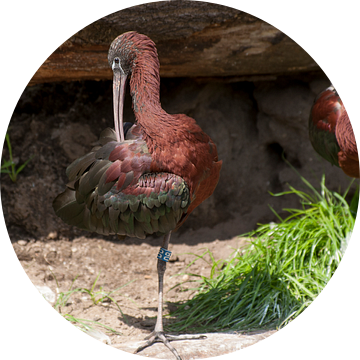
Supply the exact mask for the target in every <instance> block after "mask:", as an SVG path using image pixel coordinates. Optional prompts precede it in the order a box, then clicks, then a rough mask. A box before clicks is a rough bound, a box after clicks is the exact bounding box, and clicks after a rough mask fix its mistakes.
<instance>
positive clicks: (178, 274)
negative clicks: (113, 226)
mask: <svg viewBox="0 0 360 360" xmlns="http://www.w3.org/2000/svg"><path fill="white" fill-rule="evenodd" d="M207 231H208V232H211V231H212V230H211V229H207ZM192 235H196V234H192ZM181 236H186V234H183V235H178V234H175V235H174V236H173V237H174V241H173V244H171V245H170V248H171V251H172V252H173V254H172V258H171V260H170V262H169V263H168V266H167V271H166V273H165V289H164V303H165V307H164V310H165V313H169V312H170V311H173V310H175V308H176V305H174V304H173V303H175V302H177V301H181V300H186V299H188V298H189V297H191V296H192V295H193V294H194V291H192V290H190V288H191V287H192V286H193V284H192V283H191V280H195V279H196V278H195V277H193V276H189V275H187V274H185V273H187V272H190V273H195V274H200V275H206V276H209V274H210V269H211V265H210V263H207V262H206V261H204V260H198V261H196V262H195V263H194V264H192V265H191V266H190V267H188V265H189V264H190V262H192V261H193V260H194V259H195V256H194V254H197V255H201V254H203V253H204V252H205V251H206V250H207V249H209V250H210V251H211V252H212V253H213V254H214V256H215V259H220V258H222V259H224V258H227V257H229V256H230V255H231V254H232V253H233V251H234V249H236V248H238V247H239V246H242V245H244V244H245V242H246V239H242V238H239V237H235V238H232V239H229V240H221V241H220V240H215V241H213V242H211V243H209V242H200V243H199V242H196V243H195V242H193V243H186V244H184V243H181V242H180V240H181ZM203 236H204V230H202V231H199V238H201V237H203ZM57 237H58V235H57V233H54V232H52V233H49V234H48V236H47V238H46V239H43V240H40V241H35V240H30V241H26V240H21V239H20V240H17V241H14V242H13V247H14V250H15V252H16V254H17V256H18V258H19V260H20V263H21V265H22V266H23V268H24V269H25V271H26V273H27V275H28V276H29V278H30V280H31V281H32V282H33V284H34V285H35V286H47V287H49V288H50V289H51V290H52V291H53V292H54V293H55V294H56V295H58V294H59V293H61V292H66V291H68V290H69V289H70V287H71V284H72V283H73V282H74V283H73V286H72V288H73V289H75V288H86V289H91V288H92V285H93V283H94V281H95V279H96V277H97V276H98V274H100V275H99V279H98V281H97V283H96V286H95V288H94V292H96V291H99V290H100V288H102V289H103V290H104V291H112V290H115V289H117V288H119V287H121V286H124V285H125V284H127V283H128V282H131V281H132V282H131V283H130V284H128V285H126V286H124V287H122V288H121V289H120V290H119V291H117V292H115V293H114V294H112V296H113V298H114V299H115V300H116V301H117V302H118V304H119V305H120V308H121V310H122V312H123V314H124V315H125V317H126V320H125V319H124V317H123V316H122V314H121V313H120V311H119V310H118V308H117V307H116V305H115V304H114V303H113V302H111V301H104V302H102V303H99V304H97V305H94V304H93V302H92V300H91V299H90V296H89V295H88V294H86V293H76V294H74V295H72V296H71V297H70V299H69V301H68V302H67V304H66V306H63V307H61V309H60V311H61V313H62V314H70V315H72V316H74V317H76V318H81V319H88V320H93V321H97V322H100V323H102V324H104V325H106V326H109V327H111V328H113V329H115V330H116V331H118V332H119V333H120V334H112V333H109V332H107V331H106V330H105V329H104V328H100V327H97V329H98V330H100V331H102V332H104V333H106V334H107V335H108V336H109V338H110V342H111V345H112V346H114V347H118V348H119V347H120V348H122V349H124V347H122V344H126V343H133V342H139V341H141V340H143V339H144V338H145V336H146V335H148V334H149V333H150V332H151V331H152V330H153V327H154V325H155V321H156V311H157V272H156V261H157V260H156V256H157V252H158V249H159V245H160V243H161V239H160V238H159V239H158V240H155V239H151V240H146V241H140V240H138V239H132V238H126V239H125V240H123V241H109V240H105V239H100V238H91V237H84V236H81V237H78V238H75V239H73V240H69V239H67V238H61V239H58V238H57ZM191 238H193V239H196V236H192V237H191ZM206 260H209V257H208V256H207V257H206ZM74 279H76V280H75V281H74ZM179 283H183V284H182V285H181V286H178V287H175V288H173V287H174V286H175V285H177V284H179ZM98 298H99V297H98ZM53 304H54V303H53ZM165 324H166V320H165ZM271 333H272V332H270V333H269V334H268V335H270V334H271ZM266 336H267V334H260V338H259V339H261V338H265V337H266ZM255 342H257V340H256V339H255V341H253V342H251V343H249V345H251V344H252V343H255ZM125 350H127V349H126V348H125ZM164 350H165V353H166V352H167V351H168V350H166V349H165V347H164ZM129 351H130V350H129ZM226 352H227V351H226Z"/></svg>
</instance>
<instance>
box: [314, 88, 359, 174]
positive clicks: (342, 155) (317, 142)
mask: <svg viewBox="0 0 360 360" xmlns="http://www.w3.org/2000/svg"><path fill="white" fill-rule="evenodd" d="M309 136H310V141H311V144H312V146H313V147H314V149H315V150H316V151H317V152H318V153H319V154H320V155H321V156H322V157H323V158H324V159H326V160H327V161H329V162H330V163H331V164H333V165H336V166H338V167H340V168H341V169H342V170H343V172H344V173H345V174H346V175H348V176H351V177H355V178H358V177H359V156H358V150H357V146H356V141H355V135H354V131H353V128H352V126H351V123H350V119H349V116H348V113H347V111H346V109H345V107H344V104H343V103H342V101H341V99H340V96H339V94H338V93H337V91H336V90H335V88H334V87H333V86H329V87H328V88H326V89H325V90H323V91H322V92H321V93H320V94H319V95H318V96H317V97H316V99H315V101H314V104H313V106H312V109H311V113H310V119H309Z"/></svg>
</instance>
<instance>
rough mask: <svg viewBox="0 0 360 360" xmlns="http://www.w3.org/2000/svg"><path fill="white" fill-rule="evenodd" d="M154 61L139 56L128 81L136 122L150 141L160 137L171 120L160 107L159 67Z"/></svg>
mask: <svg viewBox="0 0 360 360" xmlns="http://www.w3.org/2000/svg"><path fill="white" fill-rule="evenodd" d="M145 58H146V61H145ZM156 61H157V59H156V60H154V59H153V58H152V57H150V58H149V57H146V56H139V58H138V59H137V62H136V66H135V67H134V69H133V72H132V76H131V80H130V93H131V97H132V103H133V110H134V113H135V118H136V122H137V124H138V125H140V126H141V127H142V128H143V130H144V132H145V134H146V135H147V136H148V137H150V138H152V139H156V138H158V137H159V136H161V133H162V130H163V131H164V126H165V127H166V128H168V127H169V125H170V124H169V119H171V118H172V116H171V115H169V114H167V113H166V112H165V111H164V110H163V109H162V107H161V103H160V75H159V65H158V61H157V62H156Z"/></svg>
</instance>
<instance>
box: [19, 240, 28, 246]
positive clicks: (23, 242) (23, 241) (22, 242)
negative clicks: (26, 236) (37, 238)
mask: <svg viewBox="0 0 360 360" xmlns="http://www.w3.org/2000/svg"><path fill="white" fill-rule="evenodd" d="M17 243H18V244H19V245H21V246H25V245H26V244H27V241H26V240H19V241H18V242H17Z"/></svg>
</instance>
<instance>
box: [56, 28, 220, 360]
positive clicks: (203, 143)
mask: <svg viewBox="0 0 360 360" xmlns="http://www.w3.org/2000/svg"><path fill="white" fill-rule="evenodd" d="M108 61H109V65H110V67H111V68H112V70H113V103H114V123H115V130H112V129H105V130H104V131H103V132H102V133H101V135H100V139H99V143H98V145H97V146H95V147H94V148H93V149H92V150H91V151H90V152H89V153H88V154H86V155H84V156H83V157H81V158H79V159H77V160H75V161H74V162H73V163H72V164H71V165H70V166H69V167H68V168H67V170H66V174H67V176H68V178H69V184H67V188H66V190H65V191H64V192H63V193H61V194H60V195H58V196H57V198H56V199H55V200H54V202H53V207H54V209H55V212H56V214H57V215H58V216H59V217H60V218H61V219H62V220H63V221H65V222H66V223H67V224H70V225H74V226H77V227H79V228H81V229H85V230H89V231H94V232H97V233H99V234H104V235H108V234H118V235H120V236H124V235H126V236H130V237H137V238H140V239H143V238H145V237H146V236H148V235H152V234H156V235H164V241H163V244H162V247H161V249H160V252H159V255H158V262H157V270H158V277H159V290H158V295H159V298H158V316H157V321H156V325H155V329H154V331H153V332H152V333H151V334H150V335H149V336H148V337H147V338H146V339H147V341H146V343H145V344H144V346H141V347H139V348H138V349H137V351H136V352H139V351H141V350H143V349H144V348H145V347H147V346H150V345H151V344H153V343H154V342H157V341H161V342H163V343H164V344H165V345H166V346H167V347H168V348H169V349H170V350H171V351H172V352H173V354H174V355H175V356H176V358H177V359H181V358H180V356H179V355H178V353H177V351H176V350H175V349H174V347H173V346H172V345H171V344H170V342H169V341H171V340H179V339H189V338H199V336H186V335H184V336H170V335H165V334H164V330H163V321H162V315H163V313H162V309H163V277H164V273H165V269H166V262H167V261H168V260H169V256H170V254H171V253H170V251H168V246H169V241H170V235H171V232H172V231H173V230H176V229H177V228H179V226H181V224H183V222H184V221H185V219H186V218H187V217H188V216H189V214H190V213H191V212H192V211H193V210H194V209H195V208H196V207H197V206H198V205H199V204H201V203H202V202H203V201H204V200H205V199H207V198H208V197H209V196H210V195H211V194H212V193H213V191H214V189H215V187H216V185H217V183H218V180H219V175H220V169H221V163H222V162H221V161H218V154H217V148H216V145H215V144H214V142H213V141H212V140H211V139H210V137H209V136H208V135H206V134H205V133H204V132H203V131H202V130H201V128H200V127H199V126H198V125H197V124H196V122H195V120H194V119H192V118H190V117H188V116H186V115H184V114H176V115H170V114H168V113H166V112H165V111H164V110H163V109H162V107H161V104H160V95H159V90H160V76H159V67H160V64H159V60H158V55H157V50H156V47H155V44H154V42H153V41H152V40H151V39H149V38H148V37H147V36H145V35H141V34H138V33H136V32H127V33H125V34H122V35H120V36H118V37H117V38H116V39H115V40H114V41H113V42H112V44H111V46H110V49H109V53H108ZM128 79H129V80H130V94H131V97H132V106H133V111H134V113H135V119H136V123H135V124H134V125H133V124H131V123H125V124H124V123H123V104H124V96H125V95H124V94H125V89H126V82H127V80H128ZM200 338H201V336H200Z"/></svg>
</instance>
